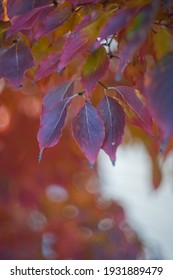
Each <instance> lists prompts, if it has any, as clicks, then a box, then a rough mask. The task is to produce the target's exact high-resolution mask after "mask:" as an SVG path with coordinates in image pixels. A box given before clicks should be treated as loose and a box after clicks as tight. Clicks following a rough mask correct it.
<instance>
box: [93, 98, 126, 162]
mask: <svg viewBox="0 0 173 280" xmlns="http://www.w3.org/2000/svg"><path fill="white" fill-rule="evenodd" d="M97 110H98V112H99V114H100V116H101V118H102V120H103V122H104V125H105V140H104V142H103V146H102V149H103V150H104V151H105V152H106V153H107V154H108V155H109V157H110V159H111V161H112V164H113V165H114V164H115V158H116V150H117V147H118V145H119V144H120V143H121V141H122V136H123V134H124V127H125V113H124V110H123V108H122V107H121V105H120V104H119V103H118V102H117V101H116V100H115V99H114V98H112V97H109V96H105V97H104V98H103V100H102V101H101V102H100V103H99V105H98V107H97Z"/></svg>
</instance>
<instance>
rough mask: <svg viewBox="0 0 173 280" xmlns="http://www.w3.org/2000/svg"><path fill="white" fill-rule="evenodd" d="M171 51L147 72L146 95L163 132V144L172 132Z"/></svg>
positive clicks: (172, 59) (172, 81)
mask: <svg viewBox="0 0 173 280" xmlns="http://www.w3.org/2000/svg"><path fill="white" fill-rule="evenodd" d="M172 70H173V53H172V52H171V53H169V54H166V55H165V56H164V57H163V58H162V59H161V60H160V61H159V62H158V63H157V64H156V65H155V66H154V67H153V69H152V70H151V71H150V72H149V73H148V75H147V77H146V80H145V89H146V95H147V98H148V100H149V103H150V107H151V110H152V112H153V114H154V117H155V119H156V121H157V122H158V124H159V126H160V128H161V129H162V132H163V145H164V144H166V143H167V142H168V140H169V139H170V137H171V136H172V134H173V122H172V120H173V110H172V104H173V78H172Z"/></svg>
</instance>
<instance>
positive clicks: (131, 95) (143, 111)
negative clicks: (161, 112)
mask: <svg viewBox="0 0 173 280" xmlns="http://www.w3.org/2000/svg"><path fill="white" fill-rule="evenodd" d="M115 89H116V91H117V92H118V93H119V95H120V97H121V98H122V99H123V101H125V103H126V104H127V105H128V106H129V108H130V109H131V110H132V111H133V113H134V114H135V115H136V117H137V118H135V119H134V124H135V125H137V126H139V127H141V128H142V129H144V130H145V131H146V132H147V133H148V134H150V135H152V136H153V131H152V118H151V116H150V113H149V111H148V109H147V107H146V106H144V104H143V103H142V102H141V100H140V99H139V98H138V97H137V95H136V93H135V89H133V88H132V87H128V86H117V87H116V88H115Z"/></svg>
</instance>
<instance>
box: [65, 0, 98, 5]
mask: <svg viewBox="0 0 173 280" xmlns="http://www.w3.org/2000/svg"><path fill="white" fill-rule="evenodd" d="M69 2H70V3H72V4H73V7H77V6H79V5H87V4H97V3H99V2H100V0H69Z"/></svg>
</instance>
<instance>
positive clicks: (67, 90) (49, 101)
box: [43, 81, 74, 112]
mask: <svg viewBox="0 0 173 280" xmlns="http://www.w3.org/2000/svg"><path fill="white" fill-rule="evenodd" d="M73 93H74V83H73V81H66V82H63V83H61V84H59V85H58V86H55V87H53V88H51V89H50V90H49V91H48V92H47V94H46V95H45V96H44V97H43V111H44V112H45V111H46V112H47V111H50V110H52V108H54V107H56V106H57V104H58V102H59V101H60V100H62V99H65V98H68V97H71V96H72V95H73Z"/></svg>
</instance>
